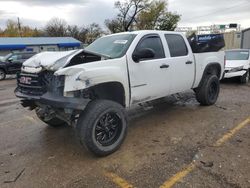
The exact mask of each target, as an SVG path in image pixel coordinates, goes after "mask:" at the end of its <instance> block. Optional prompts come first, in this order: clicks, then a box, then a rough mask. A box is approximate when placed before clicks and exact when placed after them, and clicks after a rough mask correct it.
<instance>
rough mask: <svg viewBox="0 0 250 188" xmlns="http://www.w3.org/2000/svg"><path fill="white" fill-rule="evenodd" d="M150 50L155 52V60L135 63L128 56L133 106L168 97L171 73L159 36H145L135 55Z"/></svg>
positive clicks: (130, 56) (135, 50) (149, 59)
mask: <svg viewBox="0 0 250 188" xmlns="http://www.w3.org/2000/svg"><path fill="white" fill-rule="evenodd" d="M145 48H149V49H152V50H153V51H154V52H155V57H154V58H148V59H141V60H140V61H139V62H137V63H136V62H135V61H134V60H133V58H132V54H130V55H128V62H129V63H128V70H129V77H130V85H131V86H130V87H131V104H136V103H142V102H146V101H150V100H153V99H156V98H160V97H163V96H166V95H168V92H169V88H170V72H169V68H168V64H167V62H166V58H165V53H164V48H163V45H162V40H161V38H160V36H159V35H157V34H154V35H146V36H144V37H143V38H142V39H141V40H140V42H139V43H138V45H137V46H136V48H135V49H134V53H135V52H137V51H140V50H141V49H145Z"/></svg>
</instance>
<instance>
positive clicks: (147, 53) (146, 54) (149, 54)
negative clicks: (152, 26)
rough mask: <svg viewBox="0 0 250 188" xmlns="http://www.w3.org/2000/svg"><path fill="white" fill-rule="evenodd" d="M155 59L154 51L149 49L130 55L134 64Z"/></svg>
mask: <svg viewBox="0 0 250 188" xmlns="http://www.w3.org/2000/svg"><path fill="white" fill-rule="evenodd" d="M154 57H155V51H154V50H153V49H151V48H143V49H141V50H139V51H137V52H135V53H134V54H133V55H132V59H133V60H134V62H136V63H139V61H140V60H141V59H151V58H154Z"/></svg>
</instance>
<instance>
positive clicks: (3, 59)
mask: <svg viewBox="0 0 250 188" xmlns="http://www.w3.org/2000/svg"><path fill="white" fill-rule="evenodd" d="M11 55H12V54H11V53H10V54H8V55H6V56H4V57H2V58H0V60H1V61H3V62H5V61H7V60H8V59H9V58H10V57H11Z"/></svg>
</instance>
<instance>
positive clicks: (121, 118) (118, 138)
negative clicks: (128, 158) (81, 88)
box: [76, 100, 127, 156]
mask: <svg viewBox="0 0 250 188" xmlns="http://www.w3.org/2000/svg"><path fill="white" fill-rule="evenodd" d="M76 128H77V131H78V135H79V137H80V141H81V144H83V145H84V146H86V148H87V149H88V150H90V151H91V152H93V153H94V154H95V155H97V156H106V155H109V154H111V153H113V152H115V151H116V150H117V149H118V148H119V147H120V146H121V144H122V142H123V140H124V138H125V136H126V133H127V118H126V112H125V109H124V108H123V107H122V106H121V105H120V104H118V103H116V102H113V101H108V100H96V101H92V102H90V103H89V104H88V106H87V108H86V109H85V110H84V111H83V112H82V114H81V115H80V118H79V119H78V122H77V126H76Z"/></svg>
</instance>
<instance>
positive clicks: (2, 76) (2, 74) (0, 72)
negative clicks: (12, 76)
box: [0, 69, 6, 80]
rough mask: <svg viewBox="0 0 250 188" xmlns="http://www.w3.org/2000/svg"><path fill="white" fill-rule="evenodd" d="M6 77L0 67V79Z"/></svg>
mask: <svg viewBox="0 0 250 188" xmlns="http://www.w3.org/2000/svg"><path fill="white" fill-rule="evenodd" d="M5 78H6V73H5V71H4V70H3V69H0V80H4V79H5Z"/></svg>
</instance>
